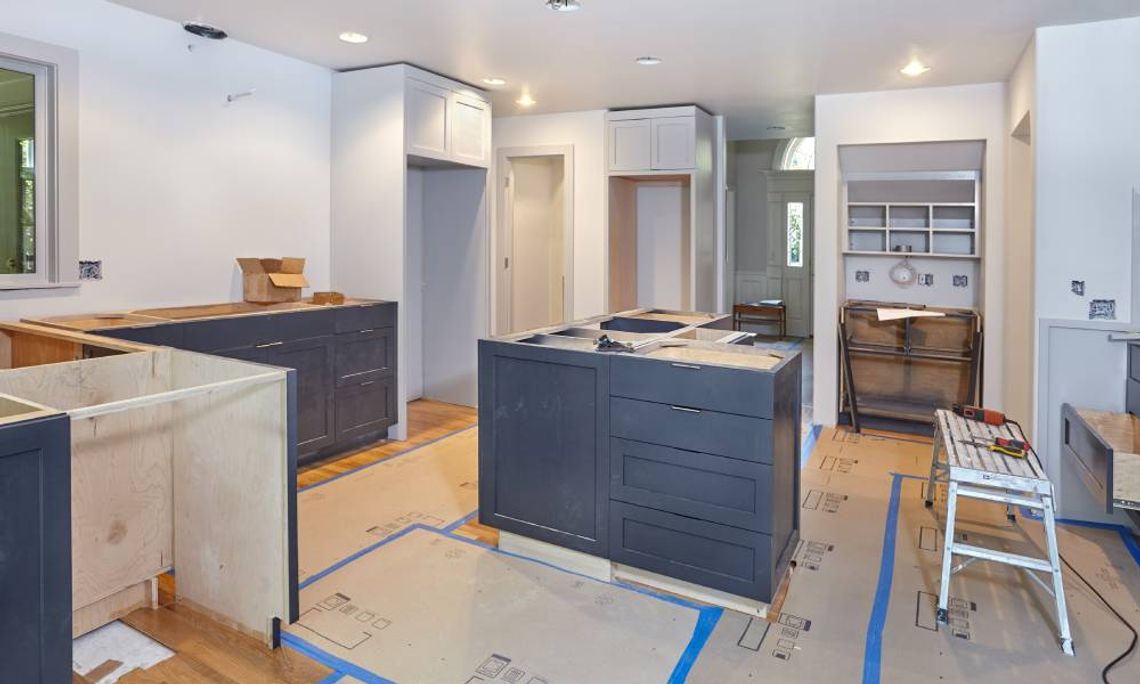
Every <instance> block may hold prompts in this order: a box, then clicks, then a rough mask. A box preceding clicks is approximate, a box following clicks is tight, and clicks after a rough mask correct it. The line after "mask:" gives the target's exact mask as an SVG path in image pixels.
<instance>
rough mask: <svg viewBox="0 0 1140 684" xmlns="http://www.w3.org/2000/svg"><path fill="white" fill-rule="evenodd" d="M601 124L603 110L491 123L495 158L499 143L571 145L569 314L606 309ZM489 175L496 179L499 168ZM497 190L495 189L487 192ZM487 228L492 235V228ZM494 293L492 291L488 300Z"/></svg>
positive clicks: (502, 145) (495, 209) (494, 204)
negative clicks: (571, 297) (571, 308)
mask: <svg viewBox="0 0 1140 684" xmlns="http://www.w3.org/2000/svg"><path fill="white" fill-rule="evenodd" d="M605 126H606V119H605V111H603V110H593V111H586V112H569V113H566V114H542V115H536V116H509V117H501V118H496V119H495V120H494V121H493V125H492V134H491V135H492V141H493V143H494V146H495V152H494V155H493V156H492V158H493V159H496V160H497V159H498V155H499V150H500V149H503V148H509V147H534V146H538V145H572V146H573V147H574V200H573V209H574V228H573V230H574V277H573V283H574V311H573V312H571V313H570V315H569V318H572V319H577V318H586V317H588V316H594V315H598V314H602V313H606V308H607V306H606V303H607V289H606V245H607V244H608V236H607V235H606V225H607V221H608V218H607V214H606V212H607V209H606V174H605V143H606V135H605V132H606V129H605ZM492 177H494V178H498V172H497V171H496V172H495V175H494V176H492ZM498 191H499V189H498V188H496V189H495V191H494V192H493V193H492V196H495V195H494V193H495V192H498ZM496 212H498V203H497V202H492V225H493V226H498V217H497V216H496V215H495V213H496ZM491 233H492V235H497V230H492V231H491ZM492 239H494V238H492ZM492 253H496V252H495V251H492ZM494 282H495V281H494V280H492V283H493V284H494ZM494 298H495V295H494V294H493V295H492V301H494ZM496 317H497V314H493V315H492V319H491V320H497V318H496Z"/></svg>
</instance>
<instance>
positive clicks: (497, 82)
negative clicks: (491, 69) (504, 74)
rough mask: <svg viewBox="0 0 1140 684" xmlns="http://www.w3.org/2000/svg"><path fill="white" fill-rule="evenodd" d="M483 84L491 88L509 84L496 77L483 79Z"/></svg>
mask: <svg viewBox="0 0 1140 684" xmlns="http://www.w3.org/2000/svg"><path fill="white" fill-rule="evenodd" d="M483 82H484V83H486V84H487V85H489V86H501V85H506V84H507V82H506V80H504V79H501V78H497V77H495V76H488V77H487V78H485V79H483Z"/></svg>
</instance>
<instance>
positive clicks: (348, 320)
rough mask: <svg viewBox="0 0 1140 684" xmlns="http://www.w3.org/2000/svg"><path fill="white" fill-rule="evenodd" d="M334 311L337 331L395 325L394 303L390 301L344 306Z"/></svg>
mask: <svg viewBox="0 0 1140 684" xmlns="http://www.w3.org/2000/svg"><path fill="white" fill-rule="evenodd" d="M335 311H336V323H335V325H336V332H337V333H351V332H360V331H362V330H376V329H378V328H391V327H392V326H394V325H396V305H395V304H394V303H392V302H383V303H379V304H362V305H360V306H346V307H344V308H339V309H336V310H335Z"/></svg>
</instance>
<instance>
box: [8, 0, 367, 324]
mask: <svg viewBox="0 0 1140 684" xmlns="http://www.w3.org/2000/svg"><path fill="white" fill-rule="evenodd" d="M0 32H3V33H8V34H13V35H16V36H20V37H22V38H27V39H31V40H37V41H41V42H45V43H51V44H55V45H59V46H62V47H65V48H70V49H73V50H76V51H78V53H79V69H80V80H79V103H78V104H79V184H80V190H79V216H80V218H79V254H80V258H82V259H102V260H103V273H104V275H103V280H101V281H89V282H85V283H84V284H83V285H82V286H81V287H80V288H78V289H75V288H71V289H63V290H51V291H43V290H36V291H20V292H12V291H7V292H0V319H11V318H17V317H22V316H41V315H50V314H63V313H76V312H94V311H110V310H121V309H126V308H140V307H147V306H159V305H177V304H196V303H205V302H212V301H228V300H232V299H240V298H241V280H240V277H239V273H238V269H237V266H236V264H235V263H234V258H235V257H238V256H299V257H305V258H306V259H307V260H308V261H307V264H306V273H307V275H308V277H309V280H310V282H311V283H312V285H313V286H314V288H320V289H325V288H327V287H328V286H329V272H330V271H329V260H330V257H329V208H330V204H329V157H330V153H329V120H330V114H329V110H330V94H329V93H330V81H331V75H330V72H329V71H328V70H326V69H324V68H321V67H317V66H313V65H311V64H305V63H303V62H300V61H297V60H293V59H290V58H287V57H283V56H281V55H278V54H274V53H271V52H267V51H265V50H261V49H258V48H255V47H252V46H249V45H245V44H243V43H239V42H237V41H235V40H232V39H231V40H226V41H224V42H220V43H216V42H204V41H201V40H200V39H197V40H194V41H193V42H195V44H196V45H197V48H196V49H195V50H194V51H193V52H191V51H188V50H187V44H188V43H190V42H192V40H191V39H192V37H191V36H190V35H189V34H187V33H186V32H185V31H183V30H182V28H181V27H180V26H179V25H178V24H176V23H174V22H171V21H167V20H164V19H159V18H156V17H153V16H150V15H146V14H142V13H140V12H136V11H134V10H130V9H126V8H123V7H119V6H117V5H113V4H111V3H108V2H102V1H100V0H36V1H35V2H28V1H27V0H0ZM249 88H256V89H257V93H256V95H254V96H253V97H249V98H245V99H242V100H239V101H237V102H235V103H233V104H227V102H226V95H227V94H229V93H235V92H239V91H244V90H247V89H249ZM71 267H72V268H77V265H74V264H73V265H71ZM354 294H355V293H354Z"/></svg>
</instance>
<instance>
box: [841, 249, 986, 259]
mask: <svg viewBox="0 0 1140 684" xmlns="http://www.w3.org/2000/svg"><path fill="white" fill-rule="evenodd" d="M843 253H844V254H846V255H850V256H882V257H894V258H896V259H901V258H903V257H930V258H934V259H981V258H982V257H981V255H980V254H944V253H941V252H870V251H865V250H858V249H845V250H843Z"/></svg>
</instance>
